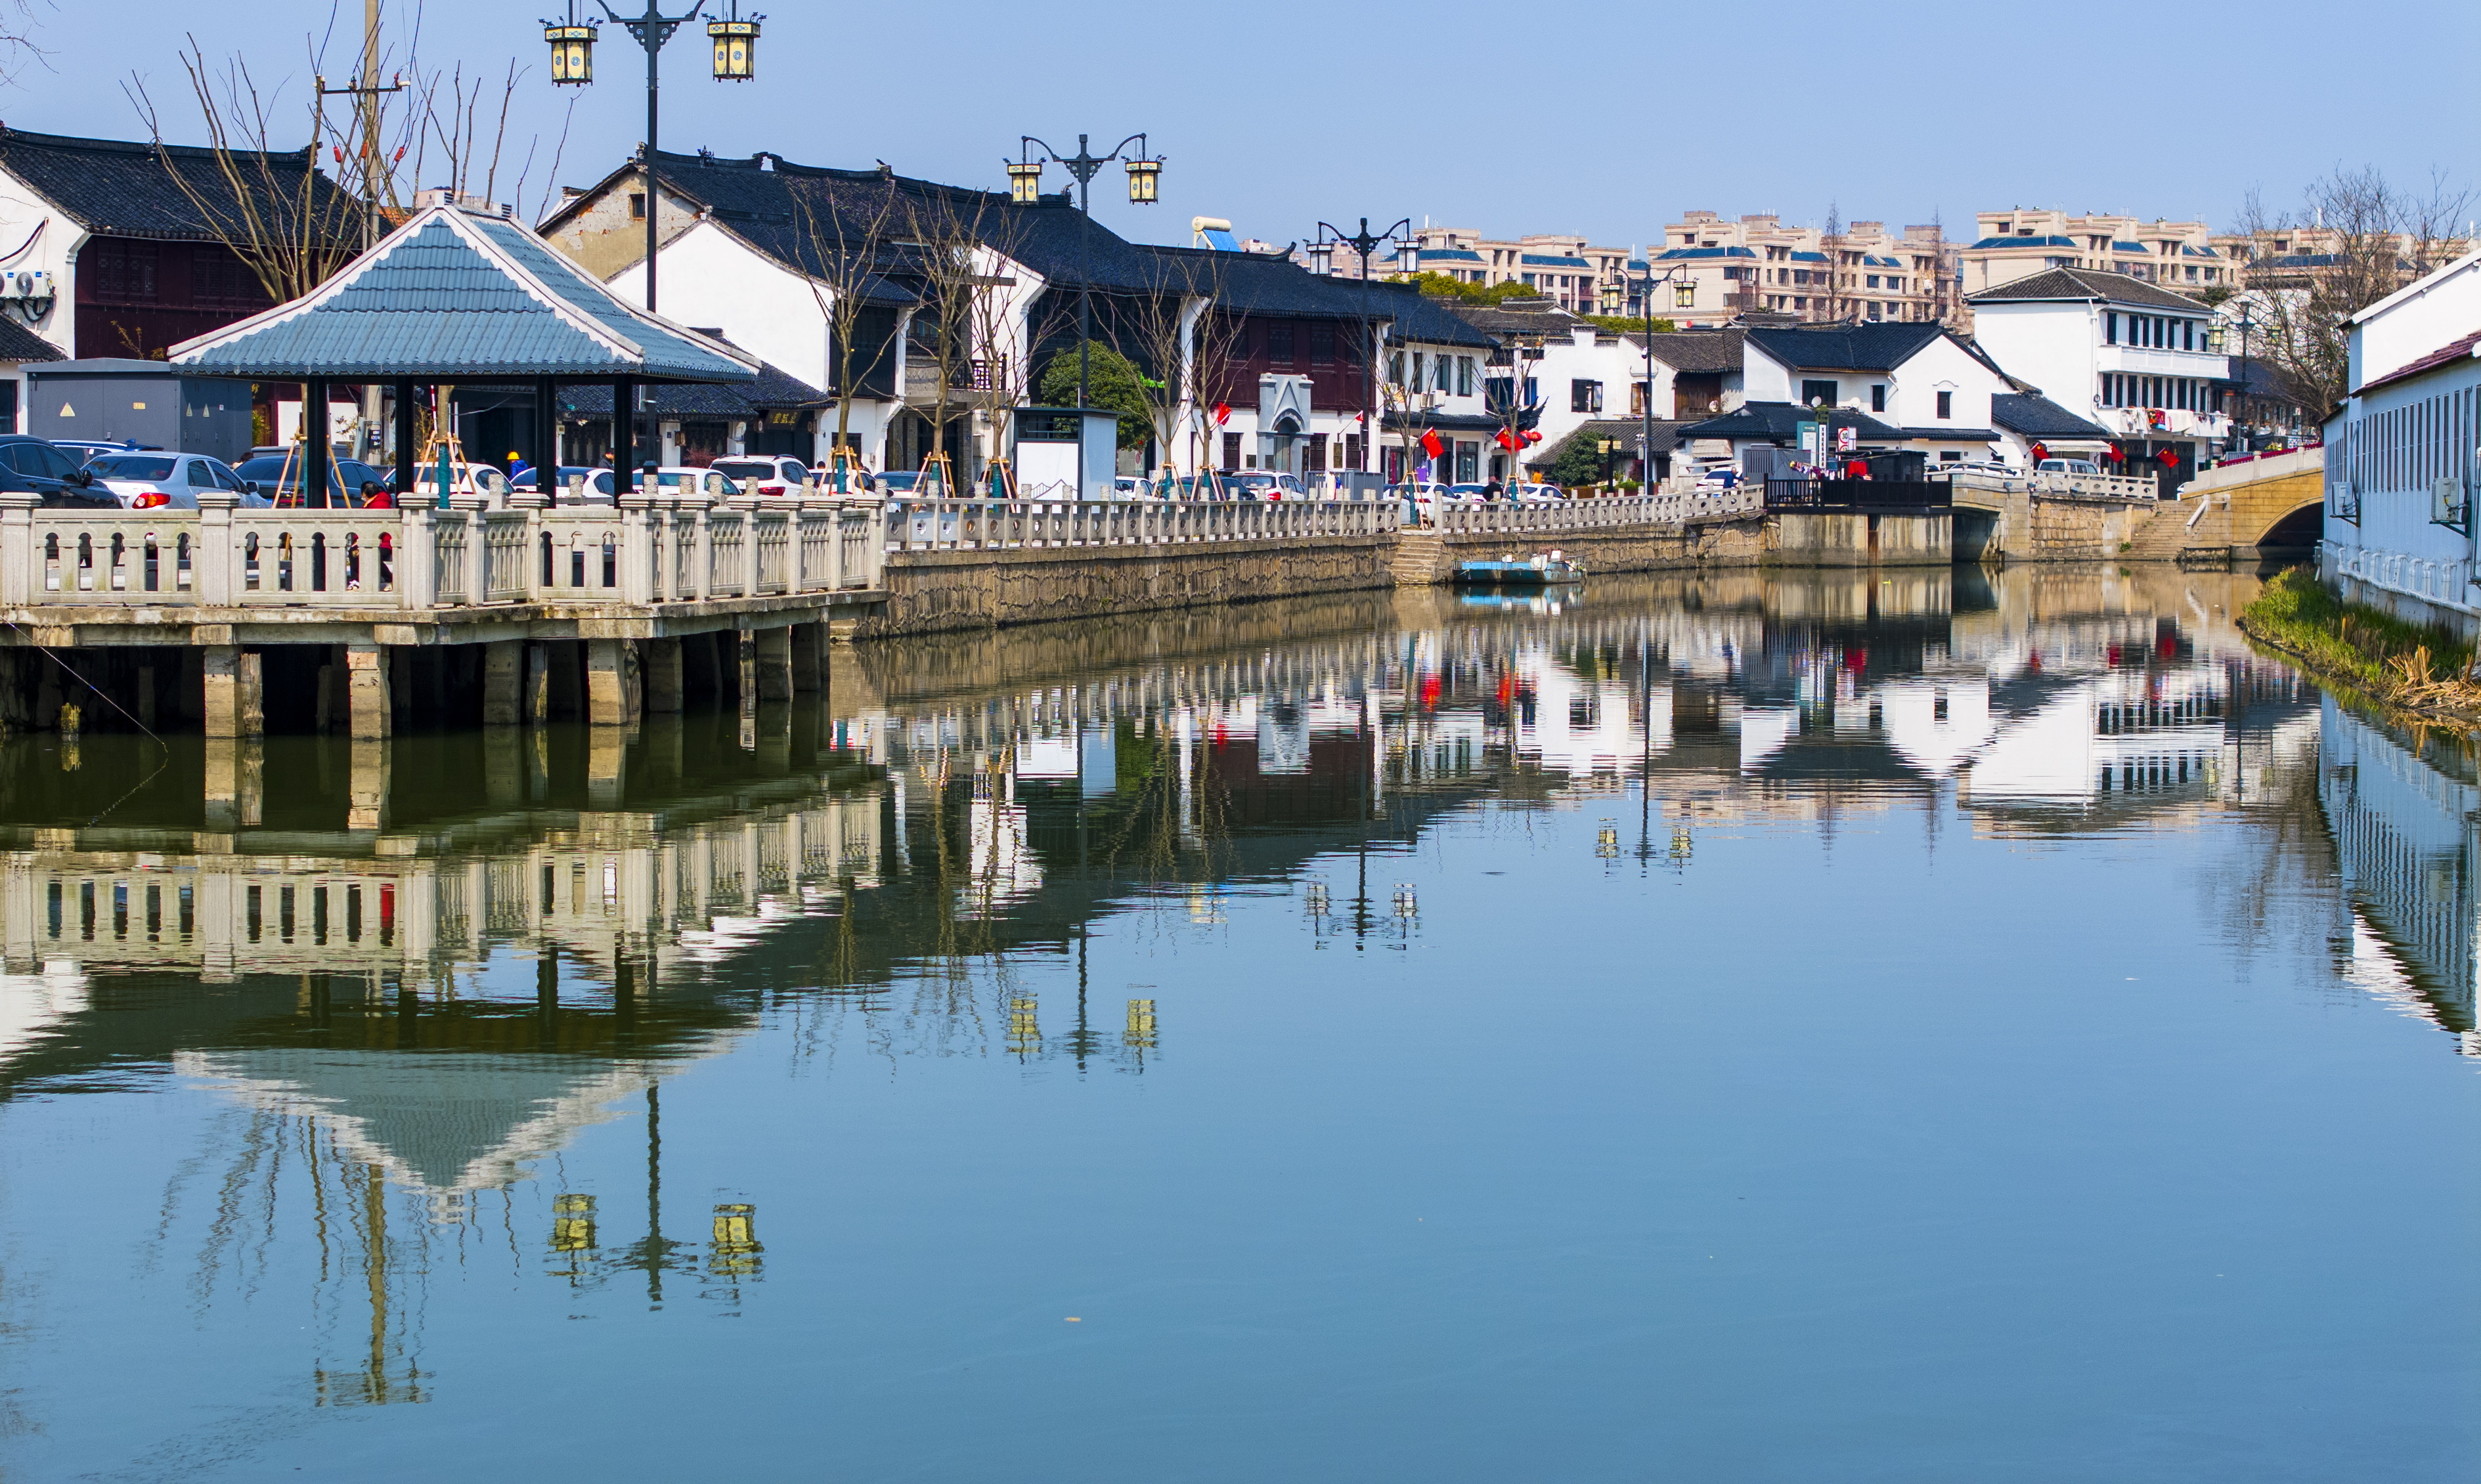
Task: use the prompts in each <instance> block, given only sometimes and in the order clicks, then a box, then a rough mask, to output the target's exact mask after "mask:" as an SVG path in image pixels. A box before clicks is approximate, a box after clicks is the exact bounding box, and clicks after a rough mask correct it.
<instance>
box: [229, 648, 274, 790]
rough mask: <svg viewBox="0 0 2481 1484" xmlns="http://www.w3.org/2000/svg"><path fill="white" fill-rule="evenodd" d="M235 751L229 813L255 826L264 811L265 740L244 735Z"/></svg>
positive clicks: (265, 786) (265, 785) (265, 780)
mask: <svg viewBox="0 0 2481 1484" xmlns="http://www.w3.org/2000/svg"><path fill="white" fill-rule="evenodd" d="M252 658H255V656H253V657H252ZM238 750H239V753H240V759H241V761H240V766H239V768H237V769H236V770H235V772H234V775H233V813H234V814H235V815H237V816H239V817H240V818H239V822H240V823H241V825H242V826H243V827H244V828H248V829H255V828H256V827H257V826H258V825H259V823H260V822H261V821H262V820H264V819H265V818H266V814H267V743H266V742H262V741H261V740H259V739H258V738H256V737H245V738H243V739H242V740H241V742H239V743H238Z"/></svg>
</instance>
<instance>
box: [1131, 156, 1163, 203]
mask: <svg viewBox="0 0 2481 1484" xmlns="http://www.w3.org/2000/svg"><path fill="white" fill-rule="evenodd" d="M1161 188H1162V161H1161V160H1148V159H1145V158H1142V157H1140V158H1138V159H1135V160H1131V161H1130V162H1129V199H1130V200H1131V201H1132V202H1134V203H1135V204H1136V205H1139V206H1152V205H1153V204H1155V202H1156V201H1157V200H1158V199H1160V197H1159V196H1158V195H1157V194H1156V193H1157V192H1158V191H1159V190H1160V189H1161Z"/></svg>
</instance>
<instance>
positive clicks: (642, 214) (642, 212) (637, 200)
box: [629, 191, 646, 221]
mask: <svg viewBox="0 0 2481 1484" xmlns="http://www.w3.org/2000/svg"><path fill="white" fill-rule="evenodd" d="M629 220H630V221H645V220H646V193H645V192H643V191H632V192H631V193H629Z"/></svg>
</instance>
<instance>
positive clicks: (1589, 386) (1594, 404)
mask: <svg viewBox="0 0 2481 1484" xmlns="http://www.w3.org/2000/svg"><path fill="white" fill-rule="evenodd" d="M1568 410H1569V411H1571V412H1600V411H1601V410H1603V383H1601V382H1600V381H1571V382H1569V383H1568Z"/></svg>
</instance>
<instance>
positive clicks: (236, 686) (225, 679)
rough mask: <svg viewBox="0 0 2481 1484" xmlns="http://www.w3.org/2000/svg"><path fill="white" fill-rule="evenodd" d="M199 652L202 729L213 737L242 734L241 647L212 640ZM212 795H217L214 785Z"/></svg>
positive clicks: (199, 718)
mask: <svg viewBox="0 0 2481 1484" xmlns="http://www.w3.org/2000/svg"><path fill="white" fill-rule="evenodd" d="M199 655H200V661H199V672H198V696H199V700H200V702H201V709H200V715H199V717H198V721H199V729H200V730H201V731H203V732H204V733H205V734H206V735H207V736H209V737H239V736H240V735H241V651H240V650H238V649H236V648H234V647H233V646H232V645H230V644H211V645H209V646H207V647H206V648H205V649H202V650H200V651H199ZM208 796H209V797H210V798H212V797H214V796H215V795H214V791H213V789H212V788H210V790H209V792H208Z"/></svg>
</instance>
